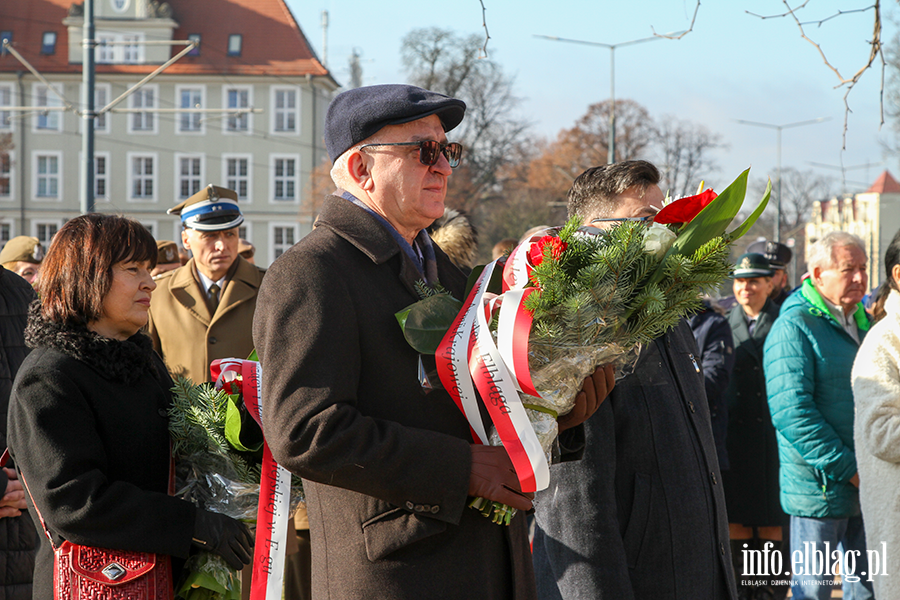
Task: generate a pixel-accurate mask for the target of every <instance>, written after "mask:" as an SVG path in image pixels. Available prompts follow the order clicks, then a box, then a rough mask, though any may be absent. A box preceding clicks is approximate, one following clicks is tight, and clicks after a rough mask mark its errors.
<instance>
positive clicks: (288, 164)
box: [272, 156, 300, 202]
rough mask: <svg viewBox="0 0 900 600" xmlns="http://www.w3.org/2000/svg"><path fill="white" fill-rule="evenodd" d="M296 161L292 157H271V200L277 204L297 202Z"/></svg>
mask: <svg viewBox="0 0 900 600" xmlns="http://www.w3.org/2000/svg"><path fill="white" fill-rule="evenodd" d="M297 163H298V160H297V158H296V157H294V156H274V157H272V174H273V179H272V198H273V199H274V200H276V201H279V202H294V201H296V200H297V189H298V188H299V187H300V186H299V185H298V184H299V181H298V176H297Z"/></svg>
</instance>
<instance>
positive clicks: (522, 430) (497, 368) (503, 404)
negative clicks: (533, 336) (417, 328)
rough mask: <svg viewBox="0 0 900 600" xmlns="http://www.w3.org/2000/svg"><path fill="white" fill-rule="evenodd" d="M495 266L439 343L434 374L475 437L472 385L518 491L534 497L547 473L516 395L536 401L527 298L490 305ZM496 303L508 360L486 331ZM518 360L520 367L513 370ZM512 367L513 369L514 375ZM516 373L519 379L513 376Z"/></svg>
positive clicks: (478, 417)
mask: <svg viewBox="0 0 900 600" xmlns="http://www.w3.org/2000/svg"><path fill="white" fill-rule="evenodd" d="M497 265H498V262H497V261H494V262H492V263H490V264H488V265H487V266H486V267H485V268H484V271H483V272H482V273H481V276H480V277H479V278H478V281H477V282H476V283H475V285H474V286H473V288H472V291H471V292H470V294H469V297H468V298H467V299H466V302H465V304H464V305H463V309H462V311H460V314H459V315H458V316H457V318H456V321H455V322H454V323H453V325H452V326H451V328H450V329H449V330H448V331H447V334H446V335H445V336H444V339H443V340H442V341H441V344H440V346H439V347H438V351H437V353H436V360H437V364H438V373H439V375H440V376H441V382H442V383H443V384H444V387H445V389H447V390H448V391H449V392H450V395H451V397H453V399H454V401H456V403H457V405H458V406H460V407H461V410H462V411H463V414H465V416H466V418H467V420H468V421H469V425H470V427H471V428H472V429H473V431H478V429H479V428H480V429H482V430H483V424H482V422H481V413H480V412H479V411H478V404H477V399H476V398H475V396H474V390H471V385H472V383H473V382H474V384H475V387H477V388H478V391H479V393H480V394H481V398H482V400H483V401H484V404H485V406H486V407H487V409H488V413H489V415H490V417H491V421H492V422H493V424H494V427H496V429H497V433H498V434H499V436H500V439H501V440H502V442H503V447H504V448H506V451H507V452H508V453H509V457H510V460H511V461H512V463H513V466H514V467H515V469H516V474H517V476H518V478H519V482H520V484H521V486H522V491H524V492H533V491H537V490H541V489H544V488H546V487H547V486H548V485H549V483H550V469H549V466H548V465H547V460H546V458H545V456H544V452H543V450H542V449H541V445H540V442H539V441H538V439H537V435H535V433H534V429H533V428H532V426H531V422H530V421H529V419H528V414H527V413H526V412H525V407H524V406H522V402H521V400H520V398H519V395H518V393H517V389H522V390H524V391H525V392H526V393H530V394H532V395H538V394H537V391H536V390H534V386H533V385H532V383H531V377H530V375H529V374H528V363H527V351H528V332H529V330H530V327H531V318H530V315H528V314H527V311H524V309H523V308H522V306H521V304H522V300H523V299H524V297H525V296H526V295H527V293H525V291H522V290H518V291H516V292H515V293H513V294H512V295H509V296H507V294H510V292H507V293H506V294H503V295H502V296H500V297H497V298H494V299H489V298H488V297H486V295H485V294H486V291H487V285H488V282H489V281H490V280H491V275H492V274H493V272H494V269H495V268H496V267H497ZM498 303H499V304H500V319H502V320H503V325H502V334H501V338H500V342H501V345H502V346H503V347H504V348H505V349H506V350H505V352H506V353H507V354H508V356H502V354H503V352H501V351H500V349H498V347H497V345H496V344H494V340H493V338H492V337H491V333H490V329H489V320H490V316H491V311H492V308H493V307H494V306H496V304H498ZM523 315H524V317H523ZM507 321H508V322H509V324H507ZM517 321H518V324H517ZM507 338H508V339H507ZM517 360H518V361H519V365H515V363H516V361H517ZM523 360H524V362H522V361H523ZM511 364H512V365H514V366H513V369H512V370H511V369H510V368H509V365H511ZM516 373H517V374H518V377H517V376H516V375H514V374H516ZM532 392H533V393H532ZM469 393H471V394H472V395H471V397H470V398H465V397H464V395H465V394H469ZM486 440H487V436H482V437H476V441H480V442H482V443H485V442H486Z"/></svg>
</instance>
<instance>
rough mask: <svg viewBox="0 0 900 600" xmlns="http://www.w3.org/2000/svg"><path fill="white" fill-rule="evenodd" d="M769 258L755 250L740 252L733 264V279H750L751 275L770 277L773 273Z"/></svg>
mask: <svg viewBox="0 0 900 600" xmlns="http://www.w3.org/2000/svg"><path fill="white" fill-rule="evenodd" d="M774 274H775V273H774V271H772V267H771V265H769V260H768V259H767V258H766V257H765V256H763V255H762V254H759V253H757V252H748V253H747V254H742V255H741V257H740V258H739V259H738V261H737V264H736V265H735V266H734V278H735V279H750V278H751V277H771V276H772V275H774Z"/></svg>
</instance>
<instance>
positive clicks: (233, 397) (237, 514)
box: [169, 377, 303, 600]
mask: <svg viewBox="0 0 900 600" xmlns="http://www.w3.org/2000/svg"><path fill="white" fill-rule="evenodd" d="M241 383H242V382H241V381H240V379H237V380H233V381H230V382H228V383H227V384H226V385H225V387H224V388H223V389H216V388H215V387H213V386H212V385H211V384H208V383H203V384H200V385H194V384H193V383H192V382H191V381H190V380H188V379H185V378H182V377H180V378H178V380H177V381H176V382H175V387H174V388H173V394H174V402H173V405H172V407H171V408H170V409H169V434H170V436H171V438H172V442H173V447H172V453H173V455H174V457H175V474H176V489H177V491H176V495H177V496H178V497H180V498H184V499H185V500H189V501H191V502H193V503H194V504H196V505H197V506H199V507H201V508H204V509H206V510H209V511H212V512H217V513H221V514H224V515H227V516H229V517H232V518H234V519H239V520H241V521H244V522H245V523H249V524H253V523H256V518H257V511H258V506H259V493H260V477H261V460H262V446H263V435H262V431H261V430H260V428H259V426H258V425H257V424H256V422H255V421H254V420H253V419H252V417H251V416H250V415H249V414H248V412H247V409H246V407H244V404H243V399H242V390H241ZM302 494H303V491H302V488H301V484H300V480H299V479H298V478H293V480H292V481H291V509H292V511H293V510H294V509H296V507H297V504H299V503H300V502H301V501H302ZM185 572H186V573H188V575H187V577H186V578H185V579H184V581H182V582H181V583H180V585H179V587H178V589H177V590H176V592H177V595H178V597H180V598H183V599H184V600H240V597H241V579H240V574H239V573H238V572H237V571H235V570H233V569H231V567H229V566H228V565H227V564H226V563H225V561H224V559H222V558H221V557H220V556H219V555H217V554H212V553H209V552H199V553H196V554H193V555H192V556H191V557H190V558H189V559H188V562H187V564H185Z"/></svg>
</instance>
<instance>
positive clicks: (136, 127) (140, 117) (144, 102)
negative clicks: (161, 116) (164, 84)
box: [131, 86, 157, 133]
mask: <svg viewBox="0 0 900 600" xmlns="http://www.w3.org/2000/svg"><path fill="white" fill-rule="evenodd" d="M156 95H157V94H156V87H155V86H144V87H142V88H139V89H138V90H136V91H135V92H134V93H133V94H132V95H131V108H156ZM131 131H132V132H151V133H152V132H155V131H156V119H155V115H154V113H152V112H134V113H131Z"/></svg>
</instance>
